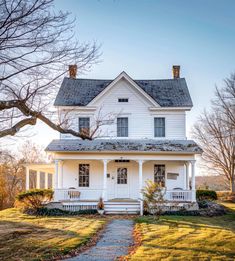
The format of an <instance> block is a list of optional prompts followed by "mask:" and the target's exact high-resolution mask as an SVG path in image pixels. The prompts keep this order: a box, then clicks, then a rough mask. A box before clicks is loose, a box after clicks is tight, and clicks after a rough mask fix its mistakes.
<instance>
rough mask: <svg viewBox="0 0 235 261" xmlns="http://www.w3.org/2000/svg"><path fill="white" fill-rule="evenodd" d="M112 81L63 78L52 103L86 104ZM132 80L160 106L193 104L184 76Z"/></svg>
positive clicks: (59, 104)
mask: <svg viewBox="0 0 235 261" xmlns="http://www.w3.org/2000/svg"><path fill="white" fill-rule="evenodd" d="M112 81H113V80H94V79H71V78H64V80H63V82H62V85H61V87H60V90H59V92H58V94H57V96H56V99H55V103H54V105H56V106H86V105H87V104H88V103H89V102H91V101H92V100H93V99H94V98H95V97H96V96H97V95H98V94H99V93H100V92H102V91H103V90H104V89H105V88H106V87H107V86H108V85H109V84H110V83H111V82H112ZM134 81H135V82H136V83H137V84H138V85H139V87H140V88H142V89H143V90H144V91H145V92H146V93H147V94H148V95H149V96H151V97H152V98H153V99H154V100H155V101H156V102H157V103H158V104H159V105H160V106H162V107H191V106H192V105H193V104H192V100H191V97H190V94H189V91H188V87H187V84H186V81H185V79H184V78H179V79H166V80H134Z"/></svg>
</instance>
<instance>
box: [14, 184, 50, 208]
mask: <svg viewBox="0 0 235 261" xmlns="http://www.w3.org/2000/svg"><path fill="white" fill-rule="evenodd" d="M53 193H54V192H53V190H51V189H31V190H28V191H26V192H22V193H20V194H18V195H17V196H16V199H17V204H16V205H18V206H19V207H22V208H23V209H25V210H26V209H33V210H37V209H38V208H40V207H43V205H44V204H46V203H48V202H50V201H51V200H52V198H53Z"/></svg>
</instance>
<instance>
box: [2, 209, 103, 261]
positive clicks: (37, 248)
mask: <svg viewBox="0 0 235 261" xmlns="http://www.w3.org/2000/svg"><path fill="white" fill-rule="evenodd" d="M104 222H105V221H104V220H102V219H97V218H92V217H89V218H86V217H82V216H67V217H40V218H39V217H34V216H30V215H26V214H22V213H20V212H19V211H18V210H17V209H7V210H3V211H0V260H44V259H48V258H51V257H52V256H57V255H61V254H62V255H63V254H66V253H68V252H69V251H70V250H72V249H75V248H77V247H79V246H81V245H82V244H84V243H86V242H87V241H88V240H89V239H90V238H91V237H92V236H93V235H94V234H95V233H96V232H97V231H98V230H99V229H101V228H102V226H103V224H104Z"/></svg>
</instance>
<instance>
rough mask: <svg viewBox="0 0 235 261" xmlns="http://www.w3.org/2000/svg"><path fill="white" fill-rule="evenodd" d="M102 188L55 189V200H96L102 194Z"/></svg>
mask: <svg viewBox="0 0 235 261" xmlns="http://www.w3.org/2000/svg"><path fill="white" fill-rule="evenodd" d="M102 191H103V190H102V189H89V188H88V189H83V188H81V189H55V191H54V201H77V200H94V199H97V200H98V199H99V197H101V196H102Z"/></svg>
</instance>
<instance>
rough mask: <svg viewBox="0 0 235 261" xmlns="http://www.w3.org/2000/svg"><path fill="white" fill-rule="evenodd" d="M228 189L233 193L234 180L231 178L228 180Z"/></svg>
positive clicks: (234, 190) (234, 191)
mask: <svg viewBox="0 0 235 261" xmlns="http://www.w3.org/2000/svg"><path fill="white" fill-rule="evenodd" d="M230 191H231V193H234V194H235V181H234V180H233V179H231V180H230Z"/></svg>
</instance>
